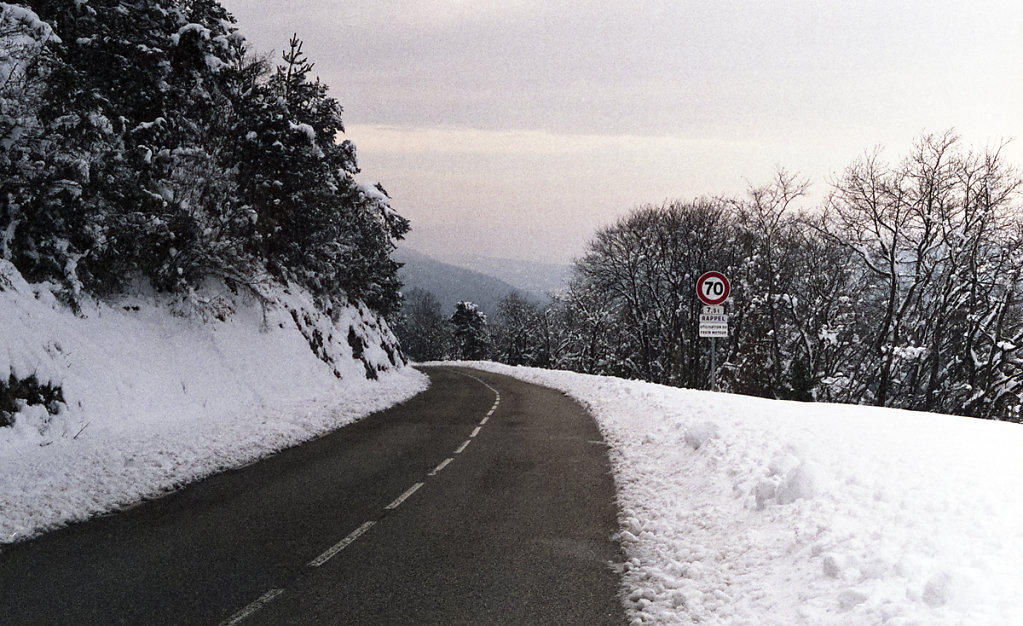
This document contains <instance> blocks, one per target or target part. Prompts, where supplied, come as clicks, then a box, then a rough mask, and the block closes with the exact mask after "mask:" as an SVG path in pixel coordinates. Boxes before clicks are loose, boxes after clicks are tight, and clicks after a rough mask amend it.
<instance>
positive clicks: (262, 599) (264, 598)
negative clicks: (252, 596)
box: [220, 589, 284, 626]
mask: <svg viewBox="0 0 1023 626" xmlns="http://www.w3.org/2000/svg"><path fill="white" fill-rule="evenodd" d="M282 593H284V590H283V589H271V590H270V591H267V592H266V593H264V594H263V595H261V596H259V598H257V599H256V600H254V601H253V602H252V603H251V604H249V605H248V606H246V607H245V608H244V609H242V610H240V611H238V612H237V613H235V614H234V615H232V616H231V617H229V618H228V619H227V621H226V622H222V623H221V625H220V626H234V625H235V624H238V623H240V622H241V621H242V620H244V619H245V618H246V617H248V616H250V615H252V614H253V613H255V612H256V611H258V610H259V609H261V608H263V607H264V606H265V605H267V604H269V603H270V602H272V601H273V599H274V598H276V597H277V596H279V595H281V594H282Z"/></svg>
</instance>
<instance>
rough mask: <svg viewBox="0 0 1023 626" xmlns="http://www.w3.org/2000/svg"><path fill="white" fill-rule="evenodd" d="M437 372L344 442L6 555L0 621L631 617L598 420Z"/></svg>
mask: <svg viewBox="0 0 1023 626" xmlns="http://www.w3.org/2000/svg"><path fill="white" fill-rule="evenodd" d="M428 373H429V375H430V377H431V387H430V389H429V390H428V391H426V392H424V393H422V394H420V395H419V396H416V397H415V398H413V399H412V400H410V401H408V402H406V403H405V404H403V405H401V406H398V407H395V408H393V409H390V410H388V411H385V412H384V413H381V414H378V415H375V416H373V417H371V418H368V419H366V420H364V421H362V422H360V423H357V424H355V425H352V426H349V427H347V428H344V429H342V430H341V431H338V432H337V433H334V434H331V435H328V436H326V437H323V438H321V439H319V440H316V441H313V442H311V443H309V444H306V445H303V446H300V447H298V448H293V449H291V450H287V451H285V452H283V453H280V454H278V455H276V456H274V457H271V458H269V459H267V460H265V461H263V462H260V463H257V464H255V465H252V466H250V467H247V468H244V469H241V470H237V471H233V472H229V473H226V474H221V475H219V476H215V477H213V478H211V479H209V480H206V481H204V482H202V483H198V484H196V485H193V486H190V487H188V488H186V489H184V490H182V491H179V492H177V493H175V494H173V495H170V496H168V497H165V498H163V499H161V500H155V501H152V502H148V503H146V504H144V505H142V506H139V507H137V508H135V509H132V510H130V511H127V512H124V513H121V514H118V515H114V516H109V517H106V518H102V519H98V520H94V521H92V522H89V523H86V524H80V525H76V526H73V527H70V528H67V529H64V530H61V531H57V532H54V533H50V534H48V535H44V536H43V537H41V538H39V539H38V540H35V541H32V542H28V543H25V544H19V545H14V546H11V547H9V548H5V551H4V552H3V553H2V554H0V589H3V590H4V592H3V593H2V594H0V615H4V620H5V622H4V623H10V624H29V623H31V624H43V623H82V624H84V623H194V624H217V623H222V624H223V623H239V624H260V623H263V624H279V623H308V624H321V623H346V624H357V623H475V624H485V623H562V624H601V623H608V624H620V623H623V622H624V617H623V614H622V610H621V607H620V603H619V600H618V597H617V595H618V592H619V579H618V577H617V576H616V575H615V574H614V573H613V572H612V571H611V569H610V568H609V563H610V562H613V561H614V562H618V561H620V560H621V559H622V557H621V555H620V553H619V548H618V546H617V545H616V544H615V543H613V541H612V540H611V536H612V534H613V533H614V532H615V531H616V530H617V524H616V510H615V506H614V487H613V484H612V479H611V476H610V473H609V472H610V469H609V465H608V461H607V455H606V448H605V446H604V445H603V444H602V443H601V442H600V435H599V433H598V431H597V428H596V426H595V424H594V423H593V421H592V419H590V418H589V417H588V416H587V415H586V414H585V413H584V412H583V411H582V410H581V409H580V408H579V407H578V406H577V405H576V404H574V403H573V402H571V401H570V400H568V399H566V398H565V397H564V396H563V395H562V394H561V393H560V392H556V391H551V390H549V389H544V388H540V387H535V386H532V385H529V384H526V383H522V382H519V381H515V380H513V379H510V378H506V377H503V376H498V375H495V374H490V373H483V372H478V371H475V372H469V371H466V372H464V373H463V372H458V371H455V370H453V369H448V368H433V369H429V370H428Z"/></svg>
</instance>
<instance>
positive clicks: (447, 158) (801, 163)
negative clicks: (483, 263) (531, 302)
mask: <svg viewBox="0 0 1023 626" xmlns="http://www.w3.org/2000/svg"><path fill="white" fill-rule="evenodd" d="M222 2H223V3H224V5H225V6H226V7H227V8H228V10H230V11H231V12H232V13H233V14H234V15H235V16H236V17H237V18H238V21H239V28H240V30H241V32H242V33H243V34H244V35H245V36H246V37H247V38H248V40H249V41H250V43H251V44H252V46H253V48H254V49H255V50H257V51H266V52H268V51H271V50H274V51H276V52H275V55H276V58H279V55H280V49H281V48H283V46H284V45H286V43H287V40H288V38H289V37H290V36H291V34H292V33H293V32H297V33H298V35H299V37H300V38H302V39H303V40H304V41H305V48H304V50H305V52H306V54H307V56H308V57H309V58H310V60H311V61H313V62H314V63H315V64H316V67H315V69H314V72H315V73H316V74H318V75H319V76H320V77H321V78H322V79H323V80H324V81H325V82H326V83H327V84H329V85H330V86H331V94H332V95H333V96H334V97H336V98H337V99H338V100H339V101H340V102H341V104H342V106H344V108H345V113H346V115H345V122H346V128H347V137H348V138H349V139H351V140H352V141H353V142H355V144H356V146H357V148H358V154H359V163H360V166H361V168H362V171H363V173H362V177H363V178H364V179H366V180H375V181H376V180H378V181H380V182H381V183H383V185H384V187H386V188H387V190H388V192H389V193H390V194H391V196H392V198H393V200H394V205H395V207H396V208H397V209H399V210H400V211H401V212H402V213H403V214H404V215H405V216H407V217H409V218H410V219H411V220H412V222H413V228H414V229H415V230H414V233H413V234H412V235H411V236H410V238H409V241H410V244H411V245H412V246H413V247H416V248H418V249H420V250H422V251H424V252H427V253H429V254H432V255H435V256H438V257H445V256H451V255H455V254H458V253H460V252H465V253H469V254H486V255H491V256H503V257H509V258H523V259H535V260H546V261H556V262H563V261H569V260H571V259H572V258H573V257H575V256H578V255H579V254H581V253H582V251H583V248H584V245H585V243H586V241H587V239H588V238H589V237H590V235H592V233H593V232H594V231H595V230H596V229H597V228H599V227H601V226H604V225H607V224H609V223H611V222H613V221H614V220H615V219H616V218H617V217H619V216H621V215H624V214H626V213H627V212H628V211H630V210H631V209H633V208H635V207H636V206H638V205H641V204H645V203H655V204H660V203H661V202H663V201H664V200H667V199H674V198H683V199H692V198H695V197H698V196H704V195H718V194H725V195H737V194H740V193H742V192H743V191H744V190H745V189H746V187H747V186H748V185H749V184H750V183H752V184H762V183H766V182H768V181H769V180H770V178H771V176H772V174H773V173H774V172H775V170H777V168H779V167H784V168H786V169H787V170H789V171H790V172H796V173H799V174H801V175H803V176H805V177H807V178H809V179H810V181H811V183H812V185H813V186H812V188H811V191H812V192H813V194H814V195H813V197H812V199H811V202H816V201H817V200H819V199H820V197H821V196H822V195H823V194H824V193H825V192H826V191H827V188H828V182H829V181H830V180H831V179H833V178H834V177H835V176H836V175H837V174H839V173H840V172H841V171H842V170H843V169H844V168H845V167H846V166H848V165H849V164H850V163H851V162H852V161H853V160H855V159H856V158H857V157H859V156H860V155H862V154H863V153H864V152H866V151H868V150H872V149H873V147H874V146H877V145H880V146H883V147H884V150H885V152H884V154H885V156H887V157H888V158H889V159H891V160H893V161H894V160H898V159H899V158H901V157H902V156H903V155H904V154H906V153H907V152H908V151H909V150H910V148H911V147H912V143H913V141H914V139H916V138H917V137H919V136H920V135H921V134H922V133H924V132H943V131H944V130H947V129H948V128H952V127H954V128H955V129H957V130H958V131H959V133H960V134H961V135H962V137H963V139H964V140H965V142H966V143H967V144H969V145H971V146H973V147H974V148H976V149H978V150H982V149H984V148H985V147H986V146H996V145H998V144H999V143H1000V141H1001V140H1003V139H1009V138H1016V141H1014V142H1013V143H1012V144H1010V146H1009V148H1008V149H1007V150H1006V152H1005V154H1006V155H1007V156H1008V157H1009V160H1010V161H1011V162H1012V163H1014V164H1016V165H1018V166H1023V2H1019V0H998V1H993V0H981V1H973V2H962V1H961V0H960V1H956V2H950V1H946V0H911V1H903V2H899V1H898V0H885V1H874V0H854V1H834V2H825V1H808V0H803V1H798V0H793V1H788V2H780V1H772V0H756V1H747V0H739V1H730V0H701V1H698V2H694V1H683V0H634V1H633V2H628V3H625V2H616V3H611V2H603V1H598V0H592V1H578V0H577V1H568V0H503V1H502V0H497V1H494V2H473V1H470V0H447V1H442V0H418V1H414V2H412V1H396V2H388V1H387V0H372V1H370V0H344V1H341V2H336V1H333V0H314V1H301V0H293V1H291V2H269V1H267V0H222Z"/></svg>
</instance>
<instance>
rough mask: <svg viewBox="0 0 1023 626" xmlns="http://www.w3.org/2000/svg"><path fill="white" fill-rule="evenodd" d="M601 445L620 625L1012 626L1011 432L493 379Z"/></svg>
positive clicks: (1020, 529) (1019, 547)
mask: <svg viewBox="0 0 1023 626" xmlns="http://www.w3.org/2000/svg"><path fill="white" fill-rule="evenodd" d="M470 365H472V366H473V367H478V368H480V369H486V370H489V371H495V372H499V373H503V374H510V375H512V376H515V377H517V378H521V379H524V380H528V381H532V382H536V383H539V384H542V385H546V386H549V387H554V388H556V389H560V390H563V391H565V392H567V393H568V394H569V395H571V396H573V397H574V398H576V399H577V400H579V401H580V402H581V403H582V404H583V405H584V406H586V407H587V408H588V409H589V410H590V411H591V412H592V413H593V415H594V416H595V418H596V419H597V421H598V423H599V425H600V427H601V429H602V430H603V432H604V436H605V437H606V439H607V441H608V443H609V444H610V445H611V459H612V463H613V467H614V472H615V479H616V483H617V487H618V497H619V501H620V509H621V514H620V515H621V519H620V522H621V527H622V528H621V532H620V539H621V541H622V543H623V545H624V547H625V549H626V553H627V555H628V562H627V563H626V564H625V573H624V586H625V589H624V594H625V604H626V607H627V609H628V611H629V615H630V618H631V619H632V621H633V623H635V624H690V623H692V624H695V623H702V624H892V625H908V624H928V625H931V624H971V625H972V624H1018V623H1019V619H1020V616H1023V594H1021V593H1020V590H1021V589H1023V489H1020V485H1019V481H1020V477H1023V428H1021V427H1020V426H1018V425H1013V424H1006V423H996V422H987V421H979V420H972V419H969V418H962V417H952V416H946V415H937V414H925V413H914V412H908V411H897V410H889V409H876V408H864V407H854V406H844V405H825V404H800V403H793V402H778V401H770V400H763V399H758V398H750V397H744V396H735V395H725V394H712V393H709V392H701V391H692V390H682V389H674V388H668V387H662V386H658V385H652V384H649V383H642V382H634V381H625V380H620V379H614V378H603V377H594V376H585V375H580V374H573V373H568V372H552V371H543V370H534V369H527V368H511V367H507V366H502V365H496V364H489V363H488V364H479V363H473V364H470Z"/></svg>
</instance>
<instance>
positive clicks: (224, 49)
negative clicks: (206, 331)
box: [0, 0, 409, 315]
mask: <svg viewBox="0 0 1023 626" xmlns="http://www.w3.org/2000/svg"><path fill="white" fill-rule="evenodd" d="M30 6H31V8H32V10H28V9H25V8H23V7H20V6H18V5H9V4H0V10H2V14H0V19H2V21H0V64H2V67H0V69H6V70H7V71H6V72H5V74H6V79H5V82H3V83H0V133H2V136H0V168H2V174H3V179H2V180H0V197H2V198H3V200H4V204H3V206H2V207H0V233H3V235H2V239H0V254H2V255H3V256H4V258H6V259H9V260H11V261H12V262H14V263H15V265H16V266H17V267H18V268H19V270H20V271H21V272H22V273H23V274H24V275H25V276H26V277H27V278H29V279H30V280H34V281H42V280H49V281H53V282H56V283H59V284H62V285H64V286H65V287H67V289H66V290H65V293H64V295H65V296H66V299H67V300H68V301H69V302H72V303H74V302H75V301H76V300H77V298H78V297H79V294H80V293H81V292H82V290H83V289H84V290H87V291H90V292H93V293H99V294H104V293H111V292H116V291H118V290H120V289H123V288H124V286H125V285H126V284H128V283H129V281H134V280H138V279H142V280H146V281H148V282H149V283H150V284H151V285H153V286H154V287H155V288H157V289H158V290H161V291H168V292H174V293H178V294H183V295H184V296H185V297H186V299H187V298H189V297H190V296H189V295H188V294H190V293H191V292H192V291H193V290H194V289H195V288H197V287H199V286H201V285H202V284H204V282H205V281H207V280H211V279H212V280H216V281H221V282H223V283H226V284H227V285H228V286H229V287H232V288H236V287H238V286H249V287H251V288H252V289H253V290H255V291H256V292H258V290H259V288H260V285H263V284H265V283H267V282H269V281H273V280H276V281H280V282H296V283H298V284H300V285H301V286H303V287H304V288H306V289H309V290H310V291H312V292H313V293H314V295H315V296H317V298H318V299H319V300H320V301H321V302H322V304H323V306H324V308H325V310H326V309H329V308H330V306H331V303H347V302H349V301H354V300H360V301H362V302H364V303H366V304H367V305H368V306H369V307H370V308H372V309H374V310H376V311H378V312H379V313H381V314H384V315H387V314H391V313H393V312H394V311H395V310H396V309H397V308H398V306H399V305H400V295H399V288H400V284H399V282H398V279H397V269H398V265H397V264H396V263H395V262H394V261H393V260H391V258H390V253H391V252H392V251H393V249H394V245H395V241H396V240H398V239H400V238H401V237H402V236H403V235H404V234H405V233H406V232H407V231H408V229H409V224H408V221H407V220H405V219H404V218H402V217H401V216H400V215H399V214H398V213H397V212H396V211H394V210H393V209H392V208H391V206H390V201H389V198H388V196H387V193H386V192H385V191H384V190H383V187H381V186H379V185H365V184H359V183H357V182H356V181H355V180H354V178H353V176H354V174H355V173H357V172H358V168H357V166H356V161H355V148H354V146H353V145H352V144H351V143H350V142H347V141H341V142H338V141H337V137H338V134H339V133H341V132H342V131H343V126H342V123H341V106H340V105H339V104H338V103H337V101H336V100H334V99H333V98H330V97H329V96H328V95H327V86H326V85H324V84H323V83H321V82H320V81H319V80H318V79H317V80H312V79H311V78H310V76H309V73H310V71H311V69H312V64H311V63H309V62H308V61H307V60H306V59H305V56H304V55H303V54H302V51H301V42H299V41H298V39H297V38H294V39H293V40H292V42H291V44H290V49H289V50H287V51H285V54H284V59H283V60H284V65H282V66H281V67H280V68H278V69H277V70H276V71H275V72H270V71H269V68H268V65H267V64H266V63H265V62H263V61H262V60H260V59H251V58H249V57H247V56H246V54H245V50H244V48H245V42H244V39H243V38H242V37H241V35H240V34H239V33H238V31H237V30H236V28H235V26H234V19H233V18H232V17H231V15H230V14H229V13H228V12H227V11H226V10H225V9H224V8H223V7H222V6H221V5H220V4H219V3H218V2H216V1H215V0H133V1H127V0H90V1H89V2H77V1H74V0H37V1H36V2H32V3H30Z"/></svg>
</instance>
